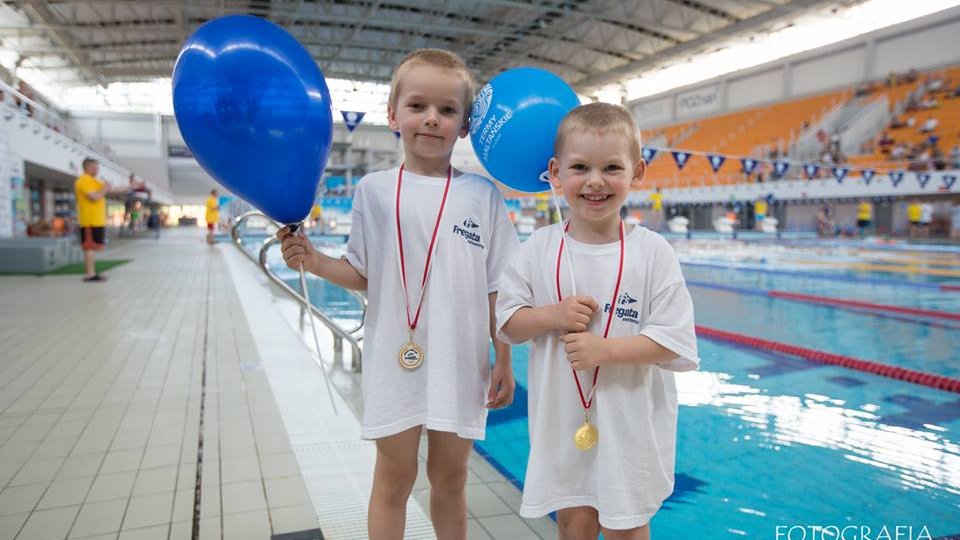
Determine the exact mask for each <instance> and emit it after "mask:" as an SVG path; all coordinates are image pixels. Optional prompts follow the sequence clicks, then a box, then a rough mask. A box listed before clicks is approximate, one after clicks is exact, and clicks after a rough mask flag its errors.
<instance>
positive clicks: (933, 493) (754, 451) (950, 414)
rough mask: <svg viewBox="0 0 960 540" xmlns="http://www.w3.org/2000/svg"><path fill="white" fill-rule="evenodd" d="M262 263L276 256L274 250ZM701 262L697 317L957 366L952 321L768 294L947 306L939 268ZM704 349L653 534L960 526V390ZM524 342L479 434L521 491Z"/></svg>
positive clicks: (687, 388)
mask: <svg viewBox="0 0 960 540" xmlns="http://www.w3.org/2000/svg"><path fill="white" fill-rule="evenodd" d="M325 249H328V250H330V251H331V253H332V254H339V253H341V252H342V246H341V245H337V244H328V245H326V246H325ZM776 251H777V250H776V248H775V246H774V247H771V253H773V254H774V255H775V254H776ZM701 255H702V254H701ZM868 255H870V254H868ZM938 256H940V255H938ZM270 260H271V262H272V263H274V264H281V263H280V261H279V256H278V255H276V254H272V255H271V259H270ZM946 260H947V261H948V262H949V261H952V260H953V259H951V258H948V259H946ZM957 260H958V261H960V258H958V259H957ZM704 261H706V262H707V264H710V265H712V266H703V265H700V266H697V265H696V264H689V265H685V266H684V268H683V270H684V274H685V276H686V277H687V279H688V281H689V282H690V285H691V286H690V290H691V293H692V296H693V298H694V303H695V307H696V315H697V323H698V324H699V325H703V326H707V327H712V328H719V329H723V330H730V331H735V332H739V333H742V334H747V335H751V336H756V337H763V338H765V339H770V340H776V341H782V342H786V343H791V344H796V345H801V346H804V347H808V348H812V349H817V350H823V351H827V352H832V353H838V354H848V355H851V356H855V357H858V358H862V359H867V360H874V361H878V362H883V363H886V364H891V365H899V366H903V367H907V368H910V369H916V370H921V371H925V372H928V373H936V374H941V375H950V376H953V377H958V376H960V354H958V353H957V351H960V325H957V324H955V323H954V322H953V321H951V320H943V319H937V318H930V317H917V316H912V315H908V316H902V314H897V315H896V316H888V315H889V314H878V313H877V312H871V311H870V310H859V311H858V310H851V309H846V308H839V307H829V306H822V305H809V304H805V303H799V302H794V301H789V300H786V299H782V298H771V297H769V296H765V293H766V292H767V291H770V290H781V291H790V292H796V293H804V294H813V295H821V296H824V297H834V298H850V299H860V300H866V301H870V302H874V303H880V304H887V305H891V306H902V307H915V308H922V309H929V310H936V311H940V312H943V313H957V312H958V311H960V309H958V308H960V292H952V291H944V290H942V289H941V288H940V284H942V283H949V281H945V280H943V279H942V277H941V276H925V275H912V276H908V277H906V278H905V277H904V276H891V275H890V273H882V272H869V271H862V270H858V271H855V272H846V271H841V272H837V271H836V270H828V269H808V270H809V272H808V271H806V270H805V271H804V272H802V273H796V272H793V273H791V272H790V271H784V272H782V273H776V270H784V268H783V266H782V265H780V266H777V265H774V266H770V268H769V269H771V270H774V271H775V272H761V271H744V270H740V269H736V268H733V267H732V266H736V264H737V262H736V261H729V260H722V259H716V260H710V259H709V257H701V258H700V262H704ZM829 276H846V277H849V278H852V279H828V277H829ZM287 278H289V279H294V278H295V276H294V275H293V274H292V273H291V274H289V275H288V276H287ZM310 287H311V294H312V298H313V299H314V300H315V302H316V303H317V304H318V305H321V307H323V308H324V309H326V310H328V312H331V313H332V314H334V315H335V316H336V317H341V318H343V320H345V321H346V320H351V321H355V318H356V317H358V316H359V311H358V309H357V306H356V305H355V303H353V300H352V298H351V297H350V296H349V295H347V294H346V293H345V292H343V291H338V290H337V288H336V287H330V286H327V285H326V284H325V283H324V282H322V281H320V280H312V281H311V285H310ZM699 346H700V353H701V357H702V360H703V363H702V367H701V370H700V371H699V372H695V373H682V374H679V375H678V389H679V392H680V404H681V410H680V420H679V423H680V426H679V440H678V455H677V470H676V487H675V490H674V493H673V495H672V496H671V498H670V499H669V500H668V501H667V503H666V504H665V506H664V508H663V510H662V511H661V512H660V513H659V514H657V516H656V517H655V518H654V520H653V524H652V526H653V531H654V535H655V537H657V538H678V539H687V538H696V539H705V540H712V539H726V538H764V539H765V538H771V539H772V538H777V535H776V534H777V531H778V529H777V527H778V526H780V527H793V526H799V527H804V528H809V527H816V526H820V527H830V526H835V527H838V529H841V528H843V527H845V526H855V527H857V528H858V529H857V530H858V531H860V532H863V531H864V530H865V529H860V527H869V528H870V530H871V531H873V533H872V536H871V538H876V537H877V536H876V535H877V534H878V531H879V530H880V529H881V527H884V526H886V527H888V528H889V529H890V530H891V531H892V530H893V527H895V526H898V525H900V526H912V527H913V536H912V537H911V540H913V539H914V538H922V536H920V533H921V531H922V530H923V529H922V527H923V526H927V527H928V529H927V530H928V532H929V533H930V535H931V536H932V537H934V538H936V537H941V536H946V535H953V534H957V533H960V396H958V395H957V394H953V393H949V392H946V391H941V390H935V389H932V388H927V387H924V386H919V385H915V384H911V383H908V382H903V381H897V380H892V379H888V378H884V377H880V376H877V375H872V374H868V373H861V372H858V371H852V370H849V369H845V368H841V367H835V366H827V365H821V364H814V363H810V362H807V361H805V360H801V359H797V358H795V357H791V356H786V355H781V354H777V353H771V352H765V351H761V350H757V349H752V348H742V347H739V346H733V345H729V344H726V343H720V342H715V341H711V340H709V339H704V338H701V339H700V340H699ZM527 352H528V349H527V347H526V346H519V347H514V365H515V373H516V377H517V394H516V399H515V402H514V404H513V405H512V406H510V407H509V408H507V409H504V410H500V411H494V412H493V413H491V415H490V419H489V422H488V429H487V439H486V440H485V441H482V442H478V443H477V444H476V448H477V450H478V451H479V452H481V453H482V454H483V455H484V456H486V457H487V459H488V460H489V461H490V462H491V463H492V464H493V465H494V466H495V467H497V468H498V469H499V470H500V471H501V472H502V473H503V474H504V475H505V476H506V477H507V478H509V479H510V480H511V481H513V482H514V483H516V484H517V485H518V486H520V487H522V481H523V478H524V474H525V470H526V460H527V454H528V452H529V440H528V437H527V425H526V414H527V410H526V387H527ZM598 406H600V403H599V402H598ZM780 530H781V531H782V530H784V529H780ZM904 530H905V529H904ZM831 531H832V529H826V532H827V534H825V535H824V536H823V538H831V537H832V536H831V535H830V532H831ZM891 537H893V536H891ZM795 538H797V536H795ZM808 538H812V536H809V537H808ZM818 538H819V536H818ZM847 538H851V537H850V536H849V535H847ZM857 538H858V539H860V540H863V539H864V538H866V536H859V537H857ZM901 538H906V537H905V536H902V537H901Z"/></svg>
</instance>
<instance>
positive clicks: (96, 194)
mask: <svg viewBox="0 0 960 540" xmlns="http://www.w3.org/2000/svg"><path fill="white" fill-rule="evenodd" d="M99 172H100V163H99V162H98V161H97V160H95V159H93V158H86V159H84V160H83V174H81V175H80V176H79V177H77V180H76V182H74V190H75V191H76V195H77V225H78V226H79V228H78V230H79V232H80V245H81V246H82V247H83V269H84V276H83V280H84V281H86V282H95V281H106V280H107V278H106V277H104V276H102V275H100V274H99V273H98V272H97V267H96V252H97V251H100V250H102V249H103V245H104V228H105V227H106V225H107V200H106V196H107V183H106V182H104V181H103V180H100V179H98V178H97V174H98V173H99Z"/></svg>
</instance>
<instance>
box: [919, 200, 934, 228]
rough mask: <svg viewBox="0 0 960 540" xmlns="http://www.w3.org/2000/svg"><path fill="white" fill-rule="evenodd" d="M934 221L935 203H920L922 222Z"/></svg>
mask: <svg viewBox="0 0 960 540" xmlns="http://www.w3.org/2000/svg"><path fill="white" fill-rule="evenodd" d="M931 221H933V205H932V204H930V203H923V204H921V205H920V223H928V224H929V223H930V222H931Z"/></svg>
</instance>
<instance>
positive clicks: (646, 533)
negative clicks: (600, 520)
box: [603, 523, 650, 540]
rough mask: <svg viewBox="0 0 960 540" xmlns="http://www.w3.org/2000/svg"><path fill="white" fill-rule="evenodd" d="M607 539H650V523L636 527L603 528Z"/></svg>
mask: <svg viewBox="0 0 960 540" xmlns="http://www.w3.org/2000/svg"><path fill="white" fill-rule="evenodd" d="M603 537H604V539H605V540H650V524H649V523H648V524H646V525H644V526H643V527H637V528H635V529H621V530H614V529H608V528H606V527H604V528H603Z"/></svg>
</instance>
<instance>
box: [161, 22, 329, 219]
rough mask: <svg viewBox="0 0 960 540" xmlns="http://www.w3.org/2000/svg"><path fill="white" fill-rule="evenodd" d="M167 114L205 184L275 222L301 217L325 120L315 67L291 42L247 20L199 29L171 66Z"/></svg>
mask: <svg viewBox="0 0 960 540" xmlns="http://www.w3.org/2000/svg"><path fill="white" fill-rule="evenodd" d="M173 109H174V112H175V114H176V117H177V124H178V126H179V128H180V133H181V134H182V135H183V139H184V141H186V143H187V146H188V147H189V148H190V150H191V152H193V155H194V156H195V157H196V158H197V162H199V163H200V165H201V166H202V167H203V169H204V170H205V171H207V173H209V174H210V176H213V177H214V178H215V179H216V180H217V181H218V182H220V183H221V184H222V185H223V186H224V187H226V188H227V189H228V190H230V191H231V192H232V193H234V194H236V195H237V196H239V197H241V198H242V199H244V200H245V201H247V202H248V203H250V204H252V205H253V206H255V207H256V208H257V209H259V210H260V211H262V212H263V213H264V214H266V215H268V216H270V217H271V218H273V219H274V220H276V221H278V222H280V223H284V224H295V223H300V222H301V221H303V219H304V218H306V217H307V215H308V214H309V213H310V209H311V208H312V207H313V200H314V197H315V195H316V192H317V185H318V184H319V182H320V178H321V176H322V174H323V169H324V167H325V166H326V163H327V156H328V155H329V153H330V144H331V142H332V139H333V115H332V112H331V110H330V91H329V90H328V89H327V83H326V80H325V79H324V77H323V74H322V73H321V72H320V68H319V67H317V63H316V61H315V60H314V59H313V58H312V57H311V56H310V53H309V52H307V50H306V49H304V48H303V46H302V45H300V43H298V42H297V40H296V39H295V38H294V37H293V36H291V35H290V34H288V33H287V32H286V31H285V30H283V29H282V28H280V27H279V26H277V25H275V24H273V23H271V22H269V21H267V20H264V19H261V18H258V17H251V16H248V15H228V16H226V17H219V18H217V19H214V20H212V21H209V22H207V23H205V24H204V25H202V26H201V27H200V28H198V29H197V30H196V31H195V32H194V33H193V34H192V35H191V36H190V37H189V38H188V39H187V41H186V43H185V44H184V45H183V49H182V50H181V51H180V56H179V57H178V58H177V63H176V66H175V67H174V71H173Z"/></svg>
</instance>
